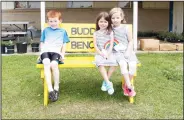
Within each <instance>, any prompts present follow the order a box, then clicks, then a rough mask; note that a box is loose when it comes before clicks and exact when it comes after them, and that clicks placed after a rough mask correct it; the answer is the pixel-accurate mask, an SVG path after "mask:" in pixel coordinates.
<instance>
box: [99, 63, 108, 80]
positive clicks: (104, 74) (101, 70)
mask: <svg viewBox="0 0 184 120" xmlns="http://www.w3.org/2000/svg"><path fill="white" fill-rule="evenodd" d="M99 71H100V73H101V75H102V77H103V79H104V80H105V81H106V82H109V78H108V76H107V71H106V69H105V67H104V66H99Z"/></svg>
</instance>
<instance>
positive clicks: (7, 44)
mask: <svg viewBox="0 0 184 120" xmlns="http://www.w3.org/2000/svg"><path fill="white" fill-rule="evenodd" d="M1 45H4V46H12V45H14V42H13V41H12V40H9V41H1Z"/></svg>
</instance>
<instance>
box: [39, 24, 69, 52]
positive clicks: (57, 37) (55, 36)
mask: <svg viewBox="0 0 184 120" xmlns="http://www.w3.org/2000/svg"><path fill="white" fill-rule="evenodd" d="M40 41H41V42H43V45H42V48H41V54H42V53H43V52H56V53H60V52H61V48H62V46H63V44H64V43H68V42H70V40H69V37H68V35H67V32H66V30H64V29H63V28H56V29H52V28H51V27H47V28H45V29H44V30H43V32H42V35H41V38H40Z"/></svg>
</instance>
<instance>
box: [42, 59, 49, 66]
mask: <svg viewBox="0 0 184 120" xmlns="http://www.w3.org/2000/svg"><path fill="white" fill-rule="evenodd" d="M42 62H43V64H44V65H50V59H49V58H44V59H43V60H42Z"/></svg>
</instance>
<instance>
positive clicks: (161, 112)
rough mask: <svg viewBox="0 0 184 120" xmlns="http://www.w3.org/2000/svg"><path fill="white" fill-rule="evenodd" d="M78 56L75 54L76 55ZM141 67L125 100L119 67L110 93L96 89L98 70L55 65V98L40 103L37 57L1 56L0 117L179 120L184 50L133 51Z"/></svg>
mask: <svg viewBox="0 0 184 120" xmlns="http://www.w3.org/2000/svg"><path fill="white" fill-rule="evenodd" d="M77 56H80V55H77ZM137 56H138V59H139V60H140V61H141V63H142V66H141V67H140V68H139V69H138V76H137V77H136V80H135V89H136V92H137V95H136V97H135V103H134V104H130V103H129V102H128V98H127V97H125V96H124V95H123V92H122V89H121V75H120V70H119V68H118V69H117V70H116V72H115V73H114V74H113V76H112V78H111V80H112V81H113V83H114V89H115V93H114V94H113V95H112V96H109V95H108V94H107V92H102V91H101V90H100V87H101V83H102V77H101V76H100V74H99V72H98V70H97V68H82V69H78V68H76V69H70V68H65V69H60V75H61V76H60V97H59V100H58V101H57V102H54V103H51V104H49V105H48V107H44V106H43V84H42V81H41V79H40V71H39V69H36V59H37V56H34V55H32V56H31V55H30V56H29V55H13V56H3V57H2V118H3V119H22V118H24V119H29V118H32V119H36V118H37V119H38V118H39V119H52V118H55V119H59V118H66V119H67V118H68V119H69V118H73V119H87V118H88V119H102V118H103V119H130V118H131V119H151V118H152V119H182V118H183V54H181V53H177V54H138V55H137Z"/></svg>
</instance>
